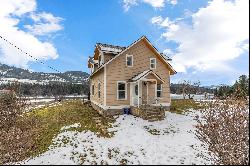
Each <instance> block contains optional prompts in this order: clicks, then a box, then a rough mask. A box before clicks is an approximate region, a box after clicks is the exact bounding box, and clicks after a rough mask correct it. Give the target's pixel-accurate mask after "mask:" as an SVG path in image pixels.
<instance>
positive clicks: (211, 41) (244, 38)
mask: <svg viewBox="0 0 250 166" xmlns="http://www.w3.org/2000/svg"><path fill="white" fill-rule="evenodd" d="M191 19H192V23H191V25H189V24H187V23H185V22H184V21H183V20H182V19H176V20H170V19H169V18H165V19H164V18H162V17H161V16H158V17H154V18H152V19H151V22H152V23H153V24H156V25H158V26H159V27H162V28H164V29H166V32H165V33H163V34H162V37H163V38H166V39H167V40H169V41H174V42H176V43H178V44H179V46H178V48H177V50H176V51H177V53H176V54H175V55H174V56H173V66H174V67H175V69H176V70H177V71H179V72H185V71H186V70H187V69H188V68H193V69H195V70H198V71H211V70H215V71H219V70H223V71H228V70H232V68H231V66H229V65H228V63H227V62H228V61H230V60H233V59H235V58H237V57H239V56H240V55H241V54H242V53H243V52H245V51H248V50H249V1H248V0H236V1H224V0H213V1H211V2H209V4H208V6H207V7H204V8H200V9H199V10H198V11H197V12H196V13H193V14H192V15H191Z"/></svg>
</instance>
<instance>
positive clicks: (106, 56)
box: [104, 53, 115, 63]
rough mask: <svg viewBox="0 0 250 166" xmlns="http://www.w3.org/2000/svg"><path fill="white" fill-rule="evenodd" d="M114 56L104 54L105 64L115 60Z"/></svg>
mask: <svg viewBox="0 0 250 166" xmlns="http://www.w3.org/2000/svg"><path fill="white" fill-rule="evenodd" d="M114 57H115V55H114V54H110V53H104V63H106V62H108V61H109V60H110V59H112V58H114Z"/></svg>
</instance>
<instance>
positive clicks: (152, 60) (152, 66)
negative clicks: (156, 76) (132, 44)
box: [150, 58, 156, 69]
mask: <svg viewBox="0 0 250 166" xmlns="http://www.w3.org/2000/svg"><path fill="white" fill-rule="evenodd" d="M150 69H156V59H155V58H150Z"/></svg>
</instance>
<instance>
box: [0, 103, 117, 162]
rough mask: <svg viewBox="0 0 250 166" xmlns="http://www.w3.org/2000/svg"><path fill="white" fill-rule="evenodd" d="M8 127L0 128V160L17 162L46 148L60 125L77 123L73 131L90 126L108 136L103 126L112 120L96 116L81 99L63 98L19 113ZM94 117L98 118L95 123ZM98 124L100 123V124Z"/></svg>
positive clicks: (88, 128) (103, 135)
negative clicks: (52, 104) (50, 104)
mask: <svg viewBox="0 0 250 166" xmlns="http://www.w3.org/2000/svg"><path fill="white" fill-rule="evenodd" d="M21 115H22V116H17V117H16V118H15V120H14V121H15V123H13V125H12V126H11V127H4V128H0V142H1V143H0V163H1V164H3V163H9V162H17V161H21V160H24V159H26V158H28V157H31V156H37V155H38V154H41V153H43V152H45V151H47V150H48V147H49V146H50V145H51V144H52V139H53V138H54V137H55V136H56V135H57V134H58V133H60V129H61V128H62V127H63V126H67V125H72V124H75V123H80V124H81V127H79V128H77V129H75V130H77V131H84V130H90V131H92V132H95V133H96V134H97V135H98V136H102V137H110V136H111V135H112V133H109V132H108V131H107V129H108V128H109V127H110V126H111V123H112V122H113V121H114V119H112V118H104V117H102V116H100V115H99V114H98V113H97V112H96V111H95V110H93V108H92V107H90V106H89V105H85V104H83V103H82V102H81V101H65V102H62V103H61V104H60V105H57V106H53V107H44V108H40V109H37V110H33V111H32V112H29V113H25V114H21ZM95 118H98V119H100V123H99V124H98V125H97V124H96V122H95V120H94V119H95ZM100 124H101V126H100Z"/></svg>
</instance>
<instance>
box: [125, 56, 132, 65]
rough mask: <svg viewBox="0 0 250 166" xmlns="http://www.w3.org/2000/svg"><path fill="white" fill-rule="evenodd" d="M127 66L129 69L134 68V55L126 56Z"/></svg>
mask: <svg viewBox="0 0 250 166" xmlns="http://www.w3.org/2000/svg"><path fill="white" fill-rule="evenodd" d="M126 64H127V66H128V67H132V66H133V55H126Z"/></svg>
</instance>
